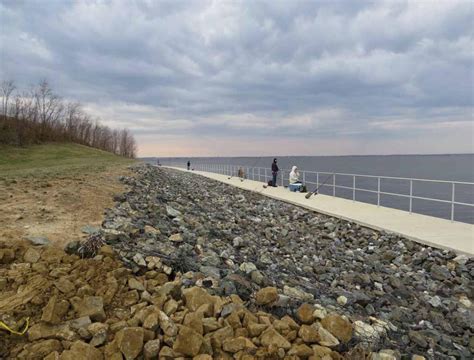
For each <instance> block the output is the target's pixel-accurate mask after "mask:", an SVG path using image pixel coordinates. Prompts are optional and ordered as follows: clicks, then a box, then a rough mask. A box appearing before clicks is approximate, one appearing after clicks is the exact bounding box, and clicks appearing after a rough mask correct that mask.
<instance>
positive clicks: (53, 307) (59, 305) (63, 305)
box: [41, 295, 69, 324]
mask: <svg viewBox="0 0 474 360" xmlns="http://www.w3.org/2000/svg"><path fill="white" fill-rule="evenodd" d="M68 309H69V302H68V301H67V300H59V299H58V297H57V296H56V295H54V296H53V297H51V298H50V299H49V301H48V303H47V304H46V306H45V307H44V308H43V314H42V315H41V320H42V321H45V322H48V323H50V324H59V323H61V322H62V319H63V317H64V315H66V313H67V311H68Z"/></svg>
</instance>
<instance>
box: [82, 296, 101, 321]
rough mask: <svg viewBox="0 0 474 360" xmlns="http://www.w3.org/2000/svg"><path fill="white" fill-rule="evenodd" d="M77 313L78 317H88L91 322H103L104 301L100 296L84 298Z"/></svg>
mask: <svg viewBox="0 0 474 360" xmlns="http://www.w3.org/2000/svg"><path fill="white" fill-rule="evenodd" d="M77 313H78V315H79V317H83V316H89V317H90V318H91V319H92V320H93V321H104V320H105V312H104V301H103V299H102V297H101V296H85V297H84V299H82V301H80V302H79V304H78V308H77Z"/></svg>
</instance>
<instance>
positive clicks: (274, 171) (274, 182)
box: [272, 158, 280, 187]
mask: <svg viewBox="0 0 474 360" xmlns="http://www.w3.org/2000/svg"><path fill="white" fill-rule="evenodd" d="M279 170H280V169H278V165H277V159H276V158H275V159H273V162H272V175H273V179H272V186H273V187H276V186H277V175H278V171H279Z"/></svg>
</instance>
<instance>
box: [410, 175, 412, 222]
mask: <svg viewBox="0 0 474 360" xmlns="http://www.w3.org/2000/svg"><path fill="white" fill-rule="evenodd" d="M412 210H413V180H411V179H410V214H411V212H412Z"/></svg>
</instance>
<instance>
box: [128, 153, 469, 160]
mask: <svg viewBox="0 0 474 360" xmlns="http://www.w3.org/2000/svg"><path fill="white" fill-rule="evenodd" d="M451 155H474V152H471V153H428V154H354V155H229V156H210V155H201V156H195V155H194V156H156V155H154V156H138V157H137V158H138V159H146V158H155V159H156V158H162V159H163V158H175V159H188V158H189V159H196V158H221V159H224V158H264V157H276V158H291V157H362V156H451Z"/></svg>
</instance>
